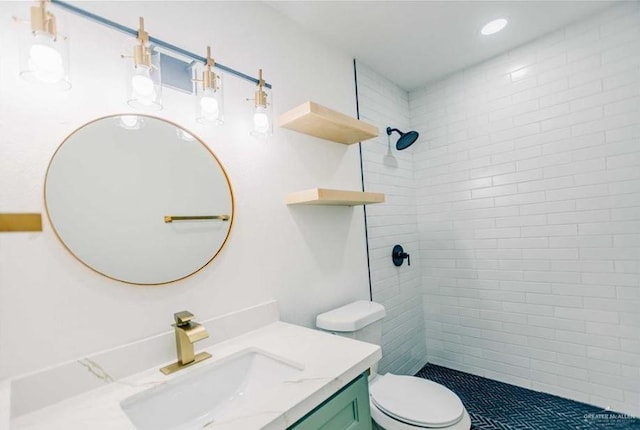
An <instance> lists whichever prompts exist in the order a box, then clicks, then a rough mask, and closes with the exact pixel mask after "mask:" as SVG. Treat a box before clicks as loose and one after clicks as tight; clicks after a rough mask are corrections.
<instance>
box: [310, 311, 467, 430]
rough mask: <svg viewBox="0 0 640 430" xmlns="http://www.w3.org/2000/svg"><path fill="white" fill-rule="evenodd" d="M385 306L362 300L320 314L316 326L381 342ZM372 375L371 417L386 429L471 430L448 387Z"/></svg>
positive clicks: (399, 377) (423, 380)
mask: <svg viewBox="0 0 640 430" xmlns="http://www.w3.org/2000/svg"><path fill="white" fill-rule="evenodd" d="M384 316H385V310H384V306H382V305H381V304H379V303H375V302H369V301H366V300H360V301H357V302H354V303H351V304H349V305H346V306H342V307H340V308H338V309H334V310H332V311H329V312H325V313H323V314H320V315H318V316H317V318H316V326H317V327H318V328H320V329H322V330H326V331H330V332H332V333H334V334H338V335H341V336H346V337H351V338H353V339H356V340H361V341H364V342H369V343H375V344H377V345H380V343H381V341H382V318H384ZM376 371H377V365H376V366H374V367H373V368H372V369H371V376H370V377H369V399H370V404H371V417H372V418H373V420H374V421H375V423H376V424H377V425H378V426H380V427H382V428H383V429H385V430H418V429H445V430H469V429H470V428H471V419H470V418H469V414H468V413H467V410H466V409H465V407H464V405H463V404H462V402H461V401H460V398H459V397H458V396H457V395H456V394H455V393H454V392H453V391H451V390H449V389H448V388H446V387H444V386H442V385H440V384H437V383H435V382H433V381H429V380H427V379H423V378H418V377H415V376H399V375H393V374H391V373H387V374H385V375H378V374H377V373H376Z"/></svg>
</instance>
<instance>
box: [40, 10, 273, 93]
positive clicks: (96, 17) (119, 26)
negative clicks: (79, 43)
mask: <svg viewBox="0 0 640 430" xmlns="http://www.w3.org/2000/svg"><path fill="white" fill-rule="evenodd" d="M51 4H55V5H56V6H58V7H61V8H62V9H65V10H67V11H69V12H72V13H75V14H76V15H80V16H82V17H84V18H87V19H90V20H92V21H95V22H97V23H99V24H102V25H105V26H107V27H110V28H112V29H114V30H118V31H120V32H122V33H126V34H128V35H130V36H133V37H135V38H138V30H136V29H133V28H131V27H127V26H125V25H122V24H118V23H117V22H114V21H111V20H109V19H106V18H103V17H101V16H100V15H96V14H94V13H91V12H88V11H86V10H84V9H81V8H79V7H76V6H72V5H70V4H69V3H67V2H64V1H61V0H51ZM149 43H151V44H152V45H156V46H159V47H162V48H164V49H167V50H169V51H172V52H175V53H176V54H180V55H183V56H185V57H188V58H191V59H192V60H195V61H198V62H200V63H203V64H207V59H206V58H205V57H201V56H200V55H196V54H194V53H193V52H189V51H187V50H185V49H182V48H180V47H178V46H175V45H172V44H171V43H168V42H165V41H164V40H160V39H157V38H155V37H153V36H149ZM214 67H215V68H217V69H220V70H222V71H224V72H226V73H229V74H230V75H234V76H236V77H238V78H240V79H244V80H245V81H249V82H252V83H254V84H256V85H258V84H260V81H261V80H260V79H256V78H254V77H253V76H249V75H247V74H244V73H242V72H239V71H237V70H235V69H232V68H231V67H228V66H225V65H224V64H220V63H218V62H217V61H216V63H215V65H214ZM262 82H264V81H262ZM264 86H265V87H267V88H271V84H269V83H266V82H265V83H264Z"/></svg>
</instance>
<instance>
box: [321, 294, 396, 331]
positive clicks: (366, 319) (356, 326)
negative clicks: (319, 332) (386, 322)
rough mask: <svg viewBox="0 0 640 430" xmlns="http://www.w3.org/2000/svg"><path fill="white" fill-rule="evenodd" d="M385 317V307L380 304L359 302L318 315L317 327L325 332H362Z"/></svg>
mask: <svg viewBox="0 0 640 430" xmlns="http://www.w3.org/2000/svg"><path fill="white" fill-rule="evenodd" d="M384 316H385V310H384V306H382V305H381V304H380V303H376V302H370V301H368V300H358V301H357V302H353V303H350V304H348V305H345V306H342V307H339V308H337V309H334V310H332V311H329V312H325V313H323V314H320V315H318V316H317V317H316V327H318V328H321V329H323V330H331V331H339V332H351V331H356V330H360V329H361V328H363V327H366V326H367V325H369V324H371V323H373V322H375V321H378V320H380V319H382V318H384Z"/></svg>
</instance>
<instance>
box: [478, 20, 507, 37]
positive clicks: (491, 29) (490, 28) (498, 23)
mask: <svg viewBox="0 0 640 430" xmlns="http://www.w3.org/2000/svg"><path fill="white" fill-rule="evenodd" d="M506 26H507V20H506V19H504V18H500V19H494V20H493V21H491V22H490V23H488V24H485V26H484V27H482V30H480V33H482V34H483V35H485V36H488V35H490V34H494V33H497V32H499V31H500V30H502V29H503V28H505V27H506Z"/></svg>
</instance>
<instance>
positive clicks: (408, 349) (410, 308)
mask: <svg viewBox="0 0 640 430" xmlns="http://www.w3.org/2000/svg"><path fill="white" fill-rule="evenodd" d="M357 78H358V98H359V105H360V118H361V119H362V120H363V121H366V122H368V123H370V124H373V125H375V126H376V127H378V129H379V131H380V136H378V137H377V138H376V139H373V140H369V141H366V142H363V143H362V157H363V165H364V180H365V189H366V190H367V191H375V192H382V193H385V195H386V202H385V203H384V204H379V205H369V206H367V226H368V228H367V231H368V234H369V254H370V255H369V258H370V264H371V281H372V292H373V300H374V301H376V302H379V303H382V304H383V305H384V306H385V308H386V310H387V316H386V318H385V320H384V322H383V338H382V350H383V357H382V360H381V361H380V367H379V371H380V372H381V373H386V372H393V373H398V374H408V375H413V374H415V373H416V372H417V371H418V370H420V368H421V367H422V366H424V364H425V363H426V360H427V352H426V346H425V345H426V344H425V342H426V336H425V331H424V315H423V309H422V288H421V285H420V282H421V273H420V250H419V248H420V246H419V241H418V225H417V219H416V196H415V183H414V177H413V170H414V169H413V159H412V154H411V151H410V150H406V151H402V152H399V151H397V150H396V149H395V142H396V140H397V138H398V135H397V134H395V133H394V135H393V136H391V146H390V147H389V145H388V140H387V134H386V132H385V130H386V128H387V127H388V126H391V127H395V128H399V129H400V130H402V131H407V130H409V128H410V127H409V96H408V94H407V92H406V91H403V90H402V89H400V88H399V87H398V86H397V85H395V84H394V83H393V82H391V81H389V80H387V79H385V78H383V77H381V76H380V75H378V74H376V73H375V72H373V71H372V70H371V69H370V68H369V67H367V66H366V65H364V64H362V63H360V62H358V63H357ZM396 244H400V245H402V246H403V248H404V250H405V252H407V253H409V254H410V255H411V266H409V265H408V264H407V262H406V261H405V263H404V264H403V265H402V266H401V267H396V266H394V265H393V263H392V262H391V250H392V248H393V246H394V245H396Z"/></svg>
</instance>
